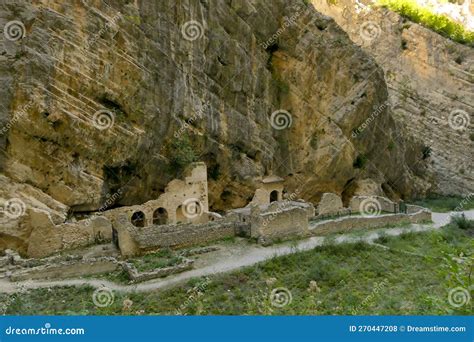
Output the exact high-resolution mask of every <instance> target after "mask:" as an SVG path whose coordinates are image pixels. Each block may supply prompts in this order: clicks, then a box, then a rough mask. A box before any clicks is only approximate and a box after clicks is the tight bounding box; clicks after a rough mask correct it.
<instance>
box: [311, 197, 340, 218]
mask: <svg viewBox="0 0 474 342" xmlns="http://www.w3.org/2000/svg"><path fill="white" fill-rule="evenodd" d="M343 208H344V206H343V204H342V199H341V197H339V196H338V195H336V194H332V193H324V194H323V196H322V197H321V200H320V201H319V203H318V207H317V214H318V215H331V214H337V213H339V212H340V211H341V210H342V209H343Z"/></svg>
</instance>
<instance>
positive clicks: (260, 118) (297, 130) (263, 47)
mask: <svg viewBox="0 0 474 342" xmlns="http://www.w3.org/2000/svg"><path fill="white" fill-rule="evenodd" d="M0 8H1V10H0V27H2V28H3V31H4V32H3V35H2V40H1V45H0V77H1V82H2V87H0V92H1V94H0V98H1V106H0V120H1V126H0V127H2V131H1V133H2V134H1V136H0V150H1V154H0V158H1V159H0V171H1V173H3V175H4V176H5V177H3V176H2V177H3V178H2V182H5V183H8V184H9V185H8V186H5V187H3V188H2V189H0V192H1V193H0V195H1V197H2V198H4V199H8V198H11V197H19V198H23V199H24V200H25V201H26V202H28V205H29V206H30V205H31V206H34V207H36V208H40V207H41V208H43V209H44V207H48V208H50V210H51V211H52V212H58V214H57V215H56V216H57V217H62V218H63V219H64V218H65V217H66V215H67V214H68V212H69V216H68V217H69V218H70V214H71V213H79V212H92V211H97V210H99V209H101V207H103V206H104V203H107V205H108V206H110V207H116V206H120V205H131V204H139V203H143V202H145V201H146V200H149V199H154V198H157V197H158V196H159V195H160V194H161V193H163V191H164V186H165V185H166V184H167V183H168V182H169V181H170V180H172V179H174V178H179V177H180V175H181V172H182V171H183V170H184V167H185V166H186V164H188V163H189V162H190V161H194V160H199V161H204V162H206V164H207V166H208V174H209V177H210V179H209V184H210V188H209V200H210V207H211V210H224V209H230V208H232V207H239V206H244V205H246V204H247V203H248V202H249V201H250V200H251V198H252V195H253V192H254V190H255V182H256V181H257V180H258V179H261V178H262V177H263V176H265V175H269V174H274V175H278V176H281V177H282V178H284V179H285V180H286V188H287V191H288V192H297V193H298V195H299V197H301V198H305V199H306V200H309V201H317V200H318V199H319V197H320V196H321V194H322V193H324V192H334V193H339V194H343V195H347V196H349V194H353V193H363V192H375V193H380V192H381V191H382V189H383V190H384V191H385V192H387V193H388V194H390V195H394V196H397V195H402V196H410V195H412V194H414V193H415V194H416V193H420V192H422V191H424V188H425V185H424V184H423V183H422V182H421V181H420V180H419V178H418V177H416V176H414V174H413V172H412V170H411V169H410V166H409V164H411V163H412V160H411V159H412V158H415V157H414V156H410V153H409V152H408V151H409V150H407V148H406V142H405V138H404V137H403V135H401V134H399V132H398V127H397V124H396V122H395V121H394V119H393V117H392V111H391V110H390V108H389V106H387V103H386V101H387V98H388V90H387V86H386V83H385V81H384V74H383V70H382V69H381V68H380V67H378V65H377V64H376V63H375V61H374V59H372V57H370V56H369V55H368V54H366V53H365V52H364V51H363V50H362V49H361V48H360V47H358V46H357V45H355V44H354V43H353V42H352V41H351V40H350V39H349V37H348V36H347V34H346V33H345V32H344V31H343V30H342V29H341V28H340V27H339V26H338V25H337V24H336V23H335V22H334V21H333V20H332V19H331V18H329V17H327V16H325V15H322V14H320V13H318V12H317V11H316V10H315V9H314V7H313V6H311V5H310V4H308V3H307V2H306V1H300V0H291V1H287V0H273V1H263V0H226V1H220V0H200V1H197V0H189V1H187V0H180V1H138V0H135V1H133V0H121V1H119V0H113V1H107V2H106V1H102V0H90V1H85V0H83V1H78V0H76V1H62V0H49V1H46V0H44V1H38V0H37V1H32V2H31V1H30V2H22V1H18V2H15V3H10V2H6V3H2V4H1V7H0ZM15 29H16V31H15ZM466 77H467V76H466ZM393 146H395V147H396V148H393ZM407 155H408V156H409V158H406V156H407ZM407 159H408V161H409V162H407ZM23 184H24V185H25V186H28V189H30V190H29V194H30V195H31V196H30V195H29V197H28V198H27V199H26V197H27V196H26V195H24V193H23V192H22V191H21V189H19V186H20V185H23ZM33 193H38V194H41V195H38V196H36V195H34V194H33ZM117 193H118V194H120V196H115V194H117ZM347 196H346V197H347ZM110 197H113V198H114V201H113V204H110V201H108V198H110ZM44 198H48V199H47V200H45V199H44ZM38 202H39V203H38ZM2 233H4V234H7V233H6V232H4V231H3V232H2ZM27 234H28V232H27V231H26V232H25V234H24V235H25V236H23V237H22V238H24V239H26V238H27Z"/></svg>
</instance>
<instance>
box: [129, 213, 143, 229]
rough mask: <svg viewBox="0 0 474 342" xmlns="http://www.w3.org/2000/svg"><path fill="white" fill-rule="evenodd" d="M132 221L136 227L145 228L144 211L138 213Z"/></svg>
mask: <svg viewBox="0 0 474 342" xmlns="http://www.w3.org/2000/svg"><path fill="white" fill-rule="evenodd" d="M130 221H131V222H132V224H133V225H134V226H135V227H145V214H144V213H143V212H142V211H136V212H134V213H133V215H132V218H131V220H130Z"/></svg>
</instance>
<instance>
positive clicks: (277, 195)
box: [270, 190, 280, 203]
mask: <svg viewBox="0 0 474 342" xmlns="http://www.w3.org/2000/svg"><path fill="white" fill-rule="evenodd" d="M279 198H280V193H279V192H278V190H273V191H272V192H270V203H272V202H276V201H278V200H279Z"/></svg>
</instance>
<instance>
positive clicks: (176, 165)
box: [170, 135, 197, 171]
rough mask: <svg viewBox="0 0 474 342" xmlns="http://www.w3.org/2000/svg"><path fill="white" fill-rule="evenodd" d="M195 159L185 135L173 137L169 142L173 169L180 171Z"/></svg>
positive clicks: (189, 141)
mask: <svg viewBox="0 0 474 342" xmlns="http://www.w3.org/2000/svg"><path fill="white" fill-rule="evenodd" d="M196 160H197V156H196V153H195V152H194V149H193V146H192V144H191V140H190V139H189V137H188V136H187V135H182V136H180V137H179V138H175V139H174V140H173V141H172V142H171V151H170V161H171V167H172V169H173V170H174V171H180V170H182V169H184V168H185V167H186V166H187V165H189V164H190V163H192V162H195V161H196Z"/></svg>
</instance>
